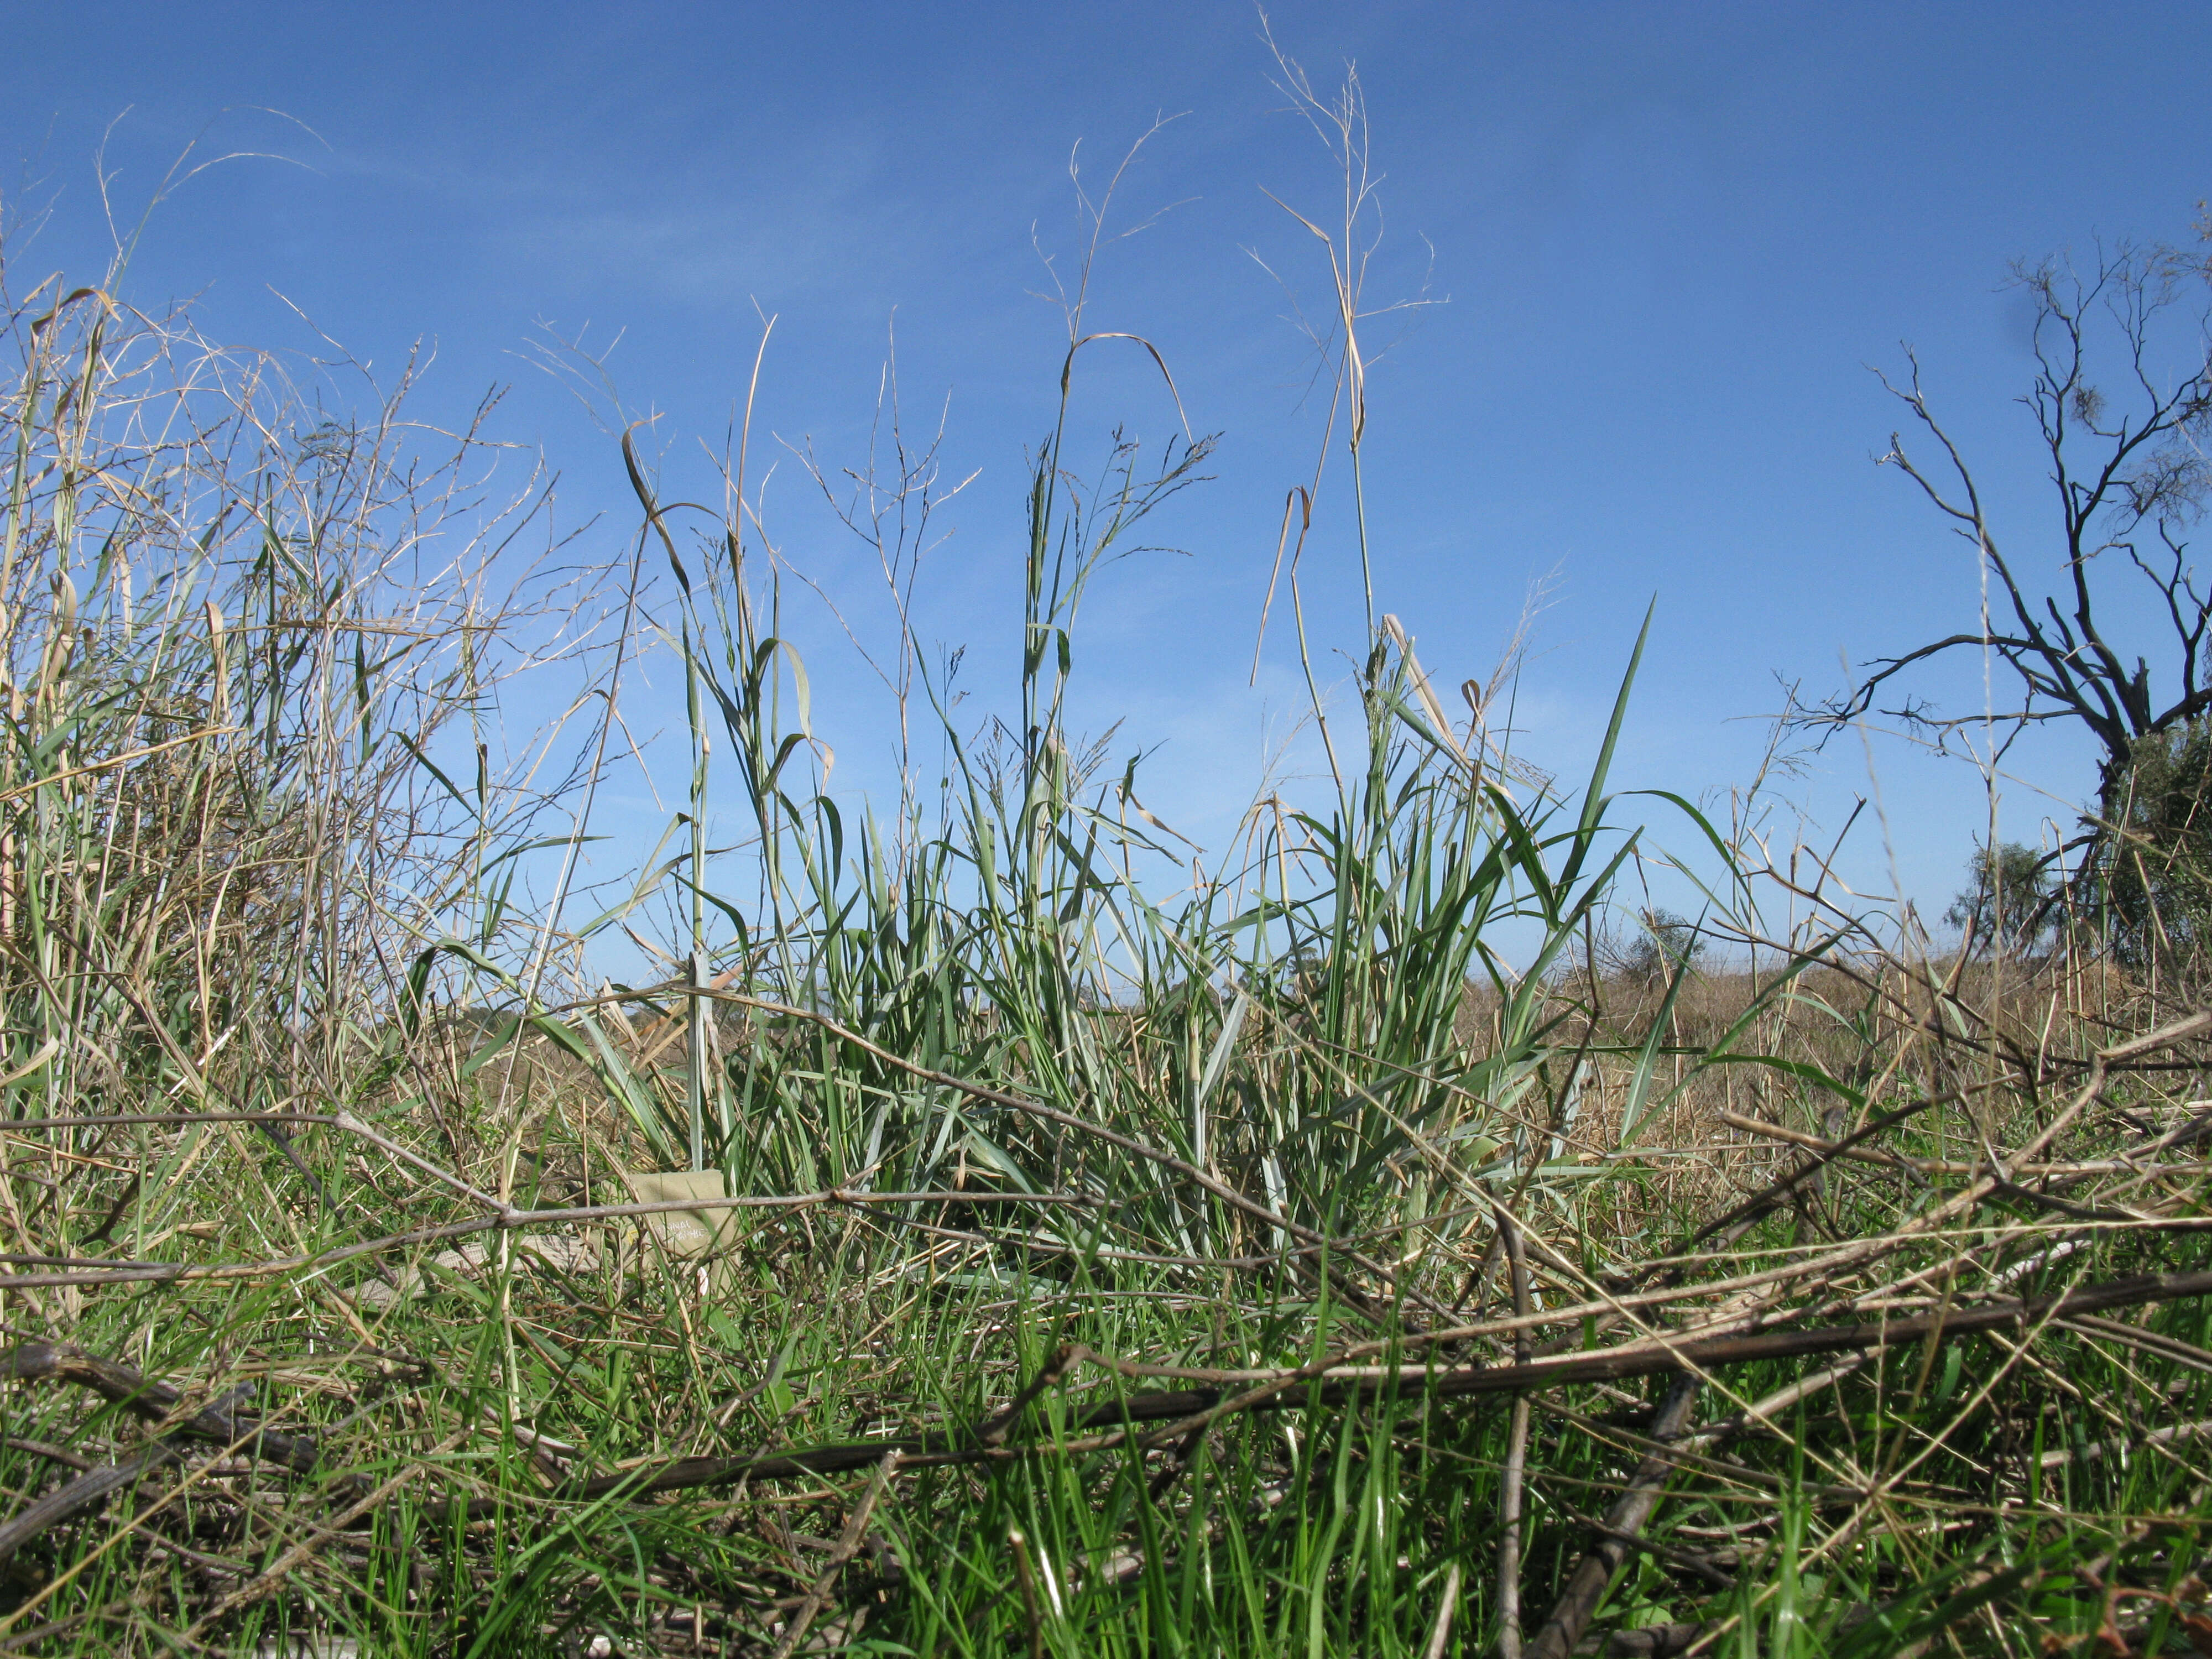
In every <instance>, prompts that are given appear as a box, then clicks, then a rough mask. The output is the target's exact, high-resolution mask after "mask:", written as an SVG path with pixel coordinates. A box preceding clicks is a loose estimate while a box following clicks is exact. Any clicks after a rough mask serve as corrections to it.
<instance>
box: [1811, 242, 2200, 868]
mask: <svg viewBox="0 0 2212 1659" xmlns="http://www.w3.org/2000/svg"><path fill="white" fill-rule="evenodd" d="M2013 276H2014V281H2015V283H2016V284H2017V286H2018V288H2019V289H2021V291H2022V292H2023V293H2025V294H2026V295H2027V297H2028V298H2029V299H2030V300H2031V301H2032V302H2033V307H2034V317H2035V322H2034V335H2033V340H2034V349H2035V358H2036V374H2035V379H2034V381H2033V386H2031V387H2030V389H2029V390H2028V392H2027V394H2026V395H2025V396H2023V397H2022V398H2021V400H2020V401H2021V404H2024V405H2025V406H2026V407H2027V410H2029V412H2030V413H2031V414H2033V416H2034V417H2035V422H2036V427H2037V430H2038V433H2039V436H2040V440H2041V442H2042V445H2043V447H2044V450H2045V455H2046V457H2047V462H2048V470H2049V477H2050V479H2051V485H2052V488H2053V489H2054V490H2055V492H2056V505H2057V509H2058V512H2057V530H2058V532H2059V534H2058V538H2057V544H2056V546H2055V547H2052V548H2051V552H2053V553H2055V554H2056V555H2057V558H2056V567H2057V568H2056V569H2055V571H2052V572H2051V575H2050V578H2049V579H2048V580H2045V579H2043V578H2040V577H2039V575H2038V574H2037V573H2036V570H2035V568H2034V567H2035V564H2037V563H2039V562H2040V560H2036V561H2033V562H2031V560H2030V559H2029V558H2028V557H2027V556H2022V555H2021V554H2018V553H2017V552H2015V551H2013V550H2008V549H2007V547H2006V546H2005V545H2003V544H2000V542H1999V541H1998V538H1997V534H1996V530H1995V529H1994V528H1993V526H1991V524H1990V517H1989V513H1988V510H1987V507H1986V504H1985V502H1984V496H1983V493H1982V490H1981V488H1980V487H1979V485H1978V483H1977V482H1976V478H1975V474H1974V471H1973V470H1972V467H1971V466H1970V465H1969V464H1968V462H1967V459H1966V456H1965V455H1964V454H1963V453H1961V451H1960V447H1959V446H1958V444H1957V443H1955V442H1954V441H1953V439H1952V437H1951V435H1950V434H1949V433H1948V432H1947V431H1946V430H1945V428H1944V427H1943V425H1942V422H1939V421H1938V420H1937V418H1936V416H1935V414H1934V412H1933V411H1932V410H1930V409H1929V403H1928V398H1927V395H1926V393H1925V392H1924V391H1923V386H1922V384H1921V375H1920V365H1919V362H1918V360H1917V358H1916V357H1913V356H1911V353H1910V352H1908V354H1907V361H1908V362H1909V364H1910V368H1911V374H1910V376H1909V378H1908V379H1907V380H1906V381H1905V384H1903V385H1901V386H1900V385H1899V384H1897V383H1896V382H1894V381H1893V380H1891V379H1890V378H1889V377H1888V376H1887V375H1885V376H1884V377H1883V384H1884V385H1885V386H1887V387H1888V389H1889V390H1890V391H1891V392H1893V393H1894V394H1895V395H1896V396H1897V398H1899V401H1901V402H1902V403H1903V404H1905V407H1906V408H1907V409H1908V410H1911V414H1912V419H1913V421H1914V422H1917V427H1918V429H1919V432H1920V434H1921V441H1920V445H1919V446H1918V447H1917V450H1915V451H1908V449H1907V447H1906V443H1905V436H1904V435H1903V434H1901V433H1893V434H1892V435H1891V438H1890V447H1889V453H1887V454H1886V455H1884V456H1883V457H1882V458H1881V459H1882V461H1883V463H1884V464H1885V465H1892V466H1894V467H1896V468H1898V469H1899V471H1902V472H1903V473H1904V474H1905V476H1906V477H1909V478H1911V480H1912V481H1913V482H1914V483H1917V485H1919V487H1920V488H1921V489H1922V490H1923V492H1924V493H1925V494H1926V495H1927V497H1928V499H1929V501H1932V502H1934V503H1935V505H1936V507H1937V509H1938V510H1939V511H1940V512H1942V513H1943V514H1945V515H1946V516H1947V517H1948V519H1949V520H1951V521H1952V524H1953V526H1954V529H1956V530H1957V532H1958V533H1959V534H1960V535H1961V536H1964V537H1965V538H1966V539H1967V540H1968V541H1969V542H1971V543H1972V544H1974V546H1975V548H1976V549H1977V550H1978V553H1979V556H1980V558H1981V560H1982V562H1983V566H1984V570H1985V572H1986V574H1987V578H1988V580H1987V586H1986V592H1987V595H1988V598H1987V601H1986V603H1985V605H1984V611H1983V616H1982V618H1981V625H1980V626H1979V627H1978V628H1976V629H1972V630H1969V631H1966V632H1961V633H1956V634H1951V635H1946V636H1945V637H1943V638H1942V639H1938V640H1934V641H1929V643H1927V644H1925V645H1922V646H1919V647H1915V648H1913V649H1911V650H1908V651H1906V652H1905V653H1903V654H1901V655H1899V656H1895V657H1883V658H1877V659H1875V660H1874V661H1872V662H1870V663H1869V664H1868V665H1866V669H1867V671H1866V674H1865V677H1864V678H1863V679H1861V680H1860V681H1859V682H1858V684H1857V685H1855V686H1854V687H1852V688H1851V689H1850V690H1849V691H1848V692H1846V693H1844V695H1842V696H1838V697H1836V698H1834V699H1832V701H1830V702H1827V703H1826V704H1824V705H1822V706H1821V707H1820V708H1817V709H1811V710H1808V711H1806V712H1805V714H1803V715H1802V720H1803V722H1804V724H1806V725H1807V726H1813V727H1816V728H1817V727H1826V729H1827V730H1829V731H1831V732H1832V731H1834V730H1837V729H1839V728H1840V727H1842V726H1845V725H1847V724H1850V723H1852V722H1854V721H1857V720H1860V719H1861V718H1863V716H1865V715H1867V714H1877V715H1883V716H1887V717H1889V718H1892V719H1894V720H1899V721H1900V722H1902V723H1903V724H1905V726H1907V727H1909V728H1912V729H1915V730H1917V731H1918V732H1921V733H1922V734H1923V735H1927V736H1932V737H1933V738H1935V739H1936V741H1937V742H1938V743H1939V744H1942V743H1948V742H1951V741H1954V740H1955V739H1956V738H1957V737H1958V736H1960V734H1962V733H1963V732H1966V730H1967V729H1969V728H1974V729H1978V730H1980V731H1982V732H1984V734H1985V735H1986V736H1987V737H1989V738H1991V739H1992V740H1993V743H1994V747H1995V749H1996V751H1997V752H1999V753H2002V750H2004V749H2005V748H2006V747H2008V745H2009V744H2011V743H2012V742H2013V741H2015V739H2016V738H2018V737H2019V736H2020V734H2021V732H2024V731H2026V730H2027V729H2028V728H2029V727H2030V726H2035V725H2039V724H2042V723H2046V722H2052V721H2061V722H2063V721H2067V720H2076V721H2079V722H2080V723H2081V725H2082V726H2086V727H2087V729H2088V730H2089V731H2090V732H2093V734H2094V735H2095V737H2096V738H2097V741H2098V743H2099V744H2100V748H2101V750H2102V753H2101V755H2100V760H2099V773H2098V798H2097V805H2096V809H2095V811H2094V814H2093V817H2090V818H2089V819H2088V821H2087V829H2086V832H2085V834H2084V835H2083V836H2081V838H2080V839H2079V840H2077V841H2075V842H2071V843H2069V850H2077V851H2080V850H2084V849H2086V851H2084V857H2083V860H2082V862H2081V869H2082V870H2084V871H2086V870H2087V869H2089V868H2091V867H2092V866H2093V862H2094V859H2095V849H2096V848H2097V846H2098V845H2099V844H2100V842H2101V840H2102V839H2103V838H2104V836H2106V834H2107V833H2108V832H2109V830H2110V829H2111V827H2112V825H2114V824H2115V823H2118V819H2119V814H2120V811H2121V807H2122V798H2123V795H2124V791H2125V790H2126V788H2127V782H2128V777H2129V773H2130V767H2131V765H2132V763H2133V760H2134V757H2135V756H2136V751H2137V748H2138V745H2140V744H2142V743H2143V742H2144V741H2145V740H2146V739H2148V738H2170V736H2171V735H2172V734H2178V733H2179V732H2182V731H2183V730H2185V728H2186V727H2187V726H2189V725H2190V723H2191V722H2192V721H2195V720H2197V719H2199V718H2200V717H2201V716H2203V715H2205V714H2207V713H2208V712H2212V661H2208V656H2212V653H2208V650H2207V634H2208V629H2212V593H2208V592H2206V591H2205V590H2204V589H2203V588H2202V587H2200V586H2198V583H2197V574H2196V571H2195V568H2194V567H2193V566H2192V565H2191V562H2190V558H2189V552H2188V541H2187V536H2188V532H2189V531H2190V529H2191V526H2193V525H2194V524H2195V523H2196V521H2197V519H2198V518H2199V517H2200V516H2201V514H2202V513H2203V507H2204V504H2205V501H2206V498H2207V493H2208V487H2212V466H2208V464H2207V460H2206V457H2205V453H2204V440H2205V438H2206V435H2207V432H2208V428H2212V305H2208V299H2212V280H2208V278H2212V268H2209V267H2208V264H2207V262H2206V261H2205V260H2204V259H2203V258H2197V257H2193V256H2191V255H2190V254H2189V253H2187V252H2183V251H2180V250H2177V249H2175V248H2173V247H2171V246H2163V245H2161V246H2125V245H2124V246H2118V247H2115V248H2110V249H2106V248H2100V249H2099V250H2098V253H2097V257H2096V258H2095V260H2094V262H2093V264H2090V265H2089V266H2087V268H2086V269H2084V268H2081V267H2079V266H2076V265H2075V264H2074V263H2073V261H2071V260H2070V259H2068V258H2048V259H2045V260H2042V261H2040V262H2038V263H2033V264H2020V265H2017V266H2015V269H2014V272H2013ZM2108 388H2109V390H2108ZM2146 602H2147V603H2146ZM2169 630H2170V631H2169ZM2136 635H2142V636H2144V637H2141V638H2138V637H2135V636H2136ZM1959 651H1986V652H1987V653H1990V655H1991V656H1992V657H1994V658H1995V659H1997V660H1999V661H2002V663H2003V664H2004V665H2005V666H2006V667H2007V668H2008V669H2009V670H2010V671H2011V674H2010V676H2009V677H2008V681H2009V683H2010V684H2012V686H2013V689H2014V690H2015V691H2016V692H2017V694H2018V695H2017V698H2016V699H2015V698H2013V697H2010V696H2006V697H2003V698H2002V705H2003V706H2000V707H1998V708H1992V709H1985V710H1983V711H1980V712H1978V713H1975V714H1971V715H1955V714H1945V713H1944V712H1942V710H1940V709H1939V708H1936V706H1934V705H1933V704H1932V703H1930V702H1927V701H1925V700H1923V699H1920V698H1917V697H1914V696H1911V694H1910V692H1909V691H1908V690H1906V689H1905V688H1906V686H1907V685H1908V684H1909V678H1907V677H1908V676H1909V671H1911V670H1912V669H1914V668H1916V667H1917V666H1918V665H1921V664H1923V663H1926V662H1928V661H1929V660H1931V659H1936V658H1938V657H1942V656H1944V655H1946V654H1947V653H1953V652H1959ZM2154 665H2155V666H2154ZM1900 694H1901V695H1900ZM1893 696H1895V697H1897V698H1898V700H1897V701H1896V702H1893V703H1891V704H1889V705H1887V706H1885V702H1884V700H1885V699H1886V698H1889V697H1893Z"/></svg>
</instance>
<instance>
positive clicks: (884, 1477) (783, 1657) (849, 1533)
mask: <svg viewBox="0 0 2212 1659" xmlns="http://www.w3.org/2000/svg"><path fill="white" fill-rule="evenodd" d="M898 1466H899V1455H898V1453H896V1451H887V1452H885V1453H884V1455H883V1456H882V1458H881V1460H880V1461H879V1462H878V1463H877V1464H876V1478H875V1479H874V1480H871V1481H869V1482H868V1489H867V1491H866V1492H863V1493H861V1494H860V1502H859V1503H858V1504H854V1506H853V1513H852V1514H851V1515H850V1516H848V1517H846V1521H845V1530H844V1531H843V1532H842V1533H841V1534H838V1538H837V1547H836V1549H834V1550H832V1551H831V1552H830V1553H829V1562H828V1564H827V1565H825V1566H823V1569H822V1576H821V1577H818V1578H817V1579H816V1580H815V1581H814V1587H813V1588H812V1589H810V1590H808V1591H807V1592H806V1599H805V1601H801V1602H800V1603H799V1606H798V1607H797V1608H796V1609H795V1610H794V1611H793V1613H792V1615H791V1623H790V1624H789V1625H787V1626H785V1628H784V1632H783V1639H782V1640H781V1642H778V1643H777V1644H776V1645H775V1659H791V1656H792V1654H793V1652H794V1651H796V1650H797V1649H798V1647H799V1642H800V1641H801V1640H802V1639H803V1638H805V1635H806V1627H807V1626H810V1625H811V1624H812V1623H813V1622H814V1618H815V1615H816V1614H817V1613H820V1612H821V1611H822V1609H823V1607H827V1606H828V1605H829V1597H830V1595H832V1593H834V1592H835V1591H836V1588H837V1577H838V1575H839V1574H840V1573H842V1572H843V1571H845V1564H846V1563H847V1562H848V1561H849V1560H851V1559H853V1558H854V1556H856V1555H858V1554H859V1553H860V1541H861V1540H862V1539H863V1538H865V1537H866V1536H867V1533H868V1517H869V1516H872V1515H873V1514H874V1513H875V1512H876V1502H877V1500H878V1498H881V1497H882V1496H883V1495H884V1487H885V1486H889V1485H890V1479H891V1476H892V1474H895V1473H896V1471H897V1469H898Z"/></svg>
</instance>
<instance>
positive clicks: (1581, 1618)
mask: <svg viewBox="0 0 2212 1659" xmlns="http://www.w3.org/2000/svg"><path fill="white" fill-rule="evenodd" d="M1704 1386H1705V1384H1704V1383H1703V1382H1702V1380H1701V1379H1699V1377H1698V1376H1696V1375H1694V1374H1689V1373H1686V1374H1685V1375H1683V1376H1680V1377H1678V1378H1676V1379H1675V1383H1674V1389H1672V1391H1671V1392H1669V1393H1668V1396H1667V1402H1666V1404H1664V1405H1663V1406H1662V1407H1660V1408H1659V1415H1658V1417H1657V1419H1656V1420H1655V1421H1654V1422H1653V1424H1652V1425H1651V1437H1652V1438H1653V1439H1654V1440H1656V1441H1659V1442H1661V1443H1665V1442H1667V1441H1670V1440H1674V1439H1678V1438H1680V1436H1681V1433H1682V1431H1684V1430H1685V1429H1686V1428H1687V1427H1688V1426H1689V1425H1690V1413H1692V1411H1693V1410H1695V1409H1696V1407H1697V1403H1698V1394H1699V1389H1702V1388H1703V1387H1704ZM1671 1474H1674V1459H1673V1458H1671V1457H1669V1456H1668V1455H1666V1454H1665V1453H1664V1452H1662V1451H1655V1452H1653V1453H1652V1454H1651V1455H1650V1456H1648V1457H1646V1458H1645V1459H1644V1461H1643V1462H1641V1463H1639V1464H1638V1465H1637V1468H1636V1473H1635V1474H1634V1475H1633V1476H1632V1477H1631V1479H1630V1480H1629V1483H1628V1486H1627V1489H1626V1491H1624V1492H1622V1493H1621V1494H1620V1498H1618V1499H1616V1500H1615V1501H1614V1503H1613V1507H1612V1508H1611V1509H1610V1510H1607V1511H1606V1516H1605V1523H1604V1527H1603V1529H1602V1531H1601V1534H1600V1536H1599V1537H1598V1539H1597V1541H1595V1543H1593V1544H1592V1545H1591V1546H1590V1547H1589V1550H1588V1552H1587V1553H1584V1555H1583V1559H1582V1560H1581V1562H1580V1563H1579V1564H1578V1565H1577V1566H1576V1568H1575V1571H1574V1573H1573V1576H1572V1577H1570V1578H1569V1579H1568V1580H1567V1587H1566V1589H1564V1590H1562V1591H1561V1592H1560V1593H1559V1600H1558V1601H1556V1602H1554V1603H1553V1606H1552V1616H1551V1617H1550V1618H1548V1619H1547V1620H1545V1621H1544V1627H1543V1628H1542V1629H1541V1630H1540V1631H1538V1632H1536V1639H1535V1641H1534V1644H1531V1646H1530V1648H1529V1653H1530V1654H1531V1656H1532V1659H1567V1656H1568V1655H1569V1654H1571V1653H1572V1652H1573V1651H1574V1650H1575V1644H1577V1643H1578V1642H1580V1641H1581V1640H1582V1638H1583V1630H1584V1629H1585V1628H1586V1627H1587V1626H1589V1621H1590V1615H1591V1614H1592V1613H1595V1612H1596V1611H1597V1604H1598V1602H1599V1601H1601V1600H1602V1599H1603V1598H1604V1595H1605V1590H1606V1586H1607V1585H1608V1584H1610V1583H1612V1582H1613V1574H1614V1573H1616V1572H1618V1571H1620V1564H1621V1563H1622V1562H1623V1561H1625V1560H1626V1559H1628V1553H1629V1550H1630V1547H1631V1545H1630V1543H1629V1542H1628V1541H1629V1540H1632V1539H1634V1538H1635V1537H1636V1535H1637V1534H1638V1533H1639V1532H1641V1531H1642V1530H1643V1529H1644V1522H1646V1521H1648V1520H1650V1518H1651V1511H1652V1510H1655V1509H1656V1508H1657V1507H1658V1505H1659V1497H1660V1494H1661V1493H1662V1492H1663V1491H1665V1489H1666V1486H1667V1480H1668V1476H1670V1475H1671Z"/></svg>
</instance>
